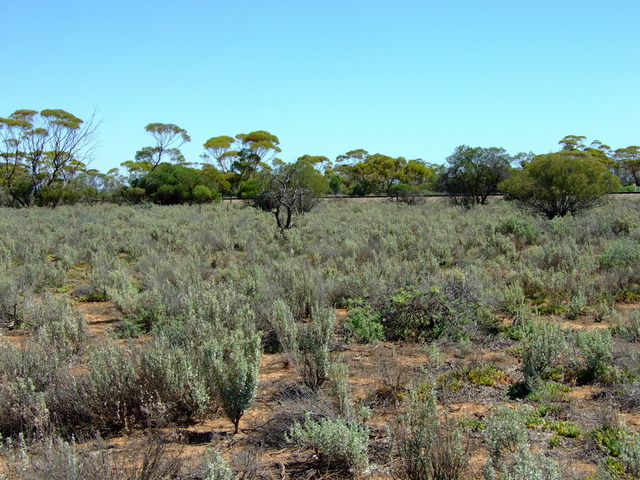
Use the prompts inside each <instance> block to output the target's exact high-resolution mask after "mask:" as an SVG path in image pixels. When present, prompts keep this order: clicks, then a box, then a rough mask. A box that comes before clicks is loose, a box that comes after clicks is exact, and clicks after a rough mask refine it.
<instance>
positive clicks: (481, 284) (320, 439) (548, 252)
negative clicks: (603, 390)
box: [0, 200, 640, 478]
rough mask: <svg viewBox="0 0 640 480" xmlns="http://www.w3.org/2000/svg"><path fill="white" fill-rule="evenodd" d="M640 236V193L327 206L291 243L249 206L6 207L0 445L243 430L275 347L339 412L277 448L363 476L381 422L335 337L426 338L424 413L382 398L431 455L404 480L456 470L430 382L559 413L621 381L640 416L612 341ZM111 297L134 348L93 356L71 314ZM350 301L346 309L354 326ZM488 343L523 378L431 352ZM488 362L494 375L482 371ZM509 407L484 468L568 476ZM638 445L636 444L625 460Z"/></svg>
mask: <svg viewBox="0 0 640 480" xmlns="http://www.w3.org/2000/svg"><path fill="white" fill-rule="evenodd" d="M639 226H640V210H639V209H638V205H637V204H636V203H634V201H633V200H624V201H621V202H613V203H611V204H609V205H607V206H604V207H601V208H600V209H596V210H593V211H591V212H589V213H588V214H585V215H583V216H580V217H571V216H568V217H564V218H555V219H553V220H546V219H543V218H539V217H534V216H530V215H527V214H524V213H522V212H521V211H518V210H516V209H515V207H513V206H511V205H509V204H507V203H504V202H495V203H490V204H489V205H487V206H486V207H484V208H483V209H481V210H479V209H476V210H473V211H469V210H467V209H465V208H460V207H455V206H450V205H448V204H447V203H429V202H426V203H424V204H422V205H417V206H416V205H407V204H404V203H399V202H384V203H370V204H360V203H342V202H341V201H337V200H336V201H326V202H323V203H321V204H320V205H319V206H318V208H317V209H316V210H314V211H312V212H308V213H306V214H305V215H304V216H303V217H301V218H300V219H299V225H298V228H296V229H293V230H291V231H289V233H288V234H287V235H286V236H281V235H276V233H277V229H276V226H275V225H273V223H272V221H271V219H270V218H269V215H267V214H265V213H263V212H259V211H257V210H255V209H251V208H246V207H242V206H237V205H226V204H225V205H214V206H211V207H207V208H206V209H203V210H202V211H200V210H199V209H197V208H188V207H186V206H176V207H155V206H153V207H150V208H149V207H146V206H145V207H115V206H110V205H102V206H95V207H74V208H68V207H64V206H63V207H60V208H58V209H56V210H53V211H51V210H47V211H44V210H40V209H30V210H12V211H5V210H2V211H0V325H1V327H2V328H3V331H6V330H7V329H15V328H23V329H26V330H27V331H28V332H29V335H28V336H25V337H24V338H25V340H24V341H23V344H22V345H20V346H17V345H15V344H12V343H10V342H8V341H6V340H2V338H1V337H0V435H2V436H3V437H12V438H18V437H19V436H20V435H22V436H24V437H25V438H28V439H39V438H40V439H42V438H48V437H49V436H50V435H51V434H55V435H61V436H62V437H63V438H65V440H64V441H66V442H69V441H71V438H72V436H73V435H84V434H89V433H91V434H93V433H95V432H96V431H99V432H101V433H102V434H112V433H115V432H119V431H126V430H131V429H135V428H137V427H158V426H165V425H185V424H189V423H192V422H194V421H196V420H198V419H200V418H203V417H204V416H205V415H207V414H208V413H210V412H212V411H214V410H216V409H218V410H219V411H220V412H222V413H223V414H224V415H225V416H226V417H227V418H228V420H229V421H230V422H231V424H232V425H233V427H234V430H235V431H238V430H239V425H240V422H241V419H242V417H243V415H244V413H245V412H246V411H247V410H248V409H249V408H251V405H252V402H253V401H254V399H255V397H256V392H257V389H258V380H257V379H258V371H259V366H260V361H261V355H262V352H264V351H267V352H282V354H283V357H284V358H285V359H286V361H287V362H288V365H289V366H290V367H291V369H292V370H291V371H292V372H294V373H295V375H294V376H293V378H294V381H296V382H297V381H299V382H300V383H302V384H304V387H300V388H304V393H300V396H307V397H308V398H312V397H313V398H316V400H315V401H316V402H317V404H319V403H318V402H320V400H317V399H322V398H325V400H326V398H329V399H330V400H326V401H327V402H328V403H329V404H331V407H330V409H331V413H330V414H326V415H319V416H311V417H309V418H308V419H305V417H304V412H299V411H297V410H296V415H297V416H295V418H294V417H292V416H289V417H288V420H287V421H286V422H284V421H283V422H282V424H281V425H280V426H279V427H278V428H279V429H278V431H279V434H278V435H279V436H278V438H274V439H270V441H273V442H274V443H278V442H280V444H282V442H285V437H286V438H288V439H289V440H291V441H292V442H295V443H297V444H298V445H299V446H300V447H302V448H312V449H317V450H318V451H320V452H322V454H323V455H324V456H323V458H322V460H323V461H322V462H321V463H322V464H323V465H333V466H335V465H341V468H343V470H351V471H353V472H360V471H362V470H363V469H364V468H365V467H366V465H367V458H368V455H369V454H370V452H368V450H367V448H368V447H367V445H368V441H369V436H368V433H367V432H368V430H367V427H365V426H364V425H363V423H362V418H360V417H359V416H358V415H357V414H356V412H357V411H359V410H358V409H359V408H360V407H361V405H354V402H353V401H352V397H351V396H350V392H349V386H348V382H347V380H348V376H349V374H348V370H347V368H346V366H345V365H343V364H342V363H341V361H340V360H339V358H340V357H339V355H337V353H336V350H337V349H339V347H340V343H342V342H343V341H346V342H361V343H369V342H376V341H383V340H391V341H409V342H434V343H432V344H431V346H430V347H429V352H431V353H429V355H428V356H429V358H430V360H429V363H428V364H429V369H431V371H430V372H428V375H427V380H425V381H424V385H426V386H425V387H424V389H423V390H422V391H420V392H419V393H417V394H416V395H417V397H416V398H418V397H419V398H420V400H421V402H422V403H420V402H418V401H417V400H416V401H414V402H413V403H411V402H406V401H405V400H406V399H407V398H410V397H411V395H409V394H408V392H409V390H410V389H409V387H408V386H407V385H402V386H399V387H398V388H395V389H393V392H392V395H393V402H389V403H388V404H395V405H401V406H402V407H401V408H402V409H403V412H402V415H405V416H403V417H402V418H403V419H404V420H403V422H404V423H403V422H400V425H399V426H398V429H397V430H396V431H395V433H394V435H395V436H396V437H395V439H394V441H396V442H397V443H396V444H395V445H394V448H397V449H398V450H397V452H400V453H401V450H402V449H405V450H406V451H407V452H408V451H409V450H410V449H414V452H417V451H420V452H422V453H421V455H422V456H423V457H424V459H426V460H425V462H427V463H424V462H423V464H419V462H418V463H415V464H411V463H410V462H405V463H402V464H400V463H395V462H394V463H393V465H394V468H395V467H397V469H396V470H395V474H396V475H399V476H402V477H403V478H414V476H415V475H422V473H419V474H414V473H412V472H413V471H414V470H415V471H423V472H426V473H424V475H428V476H431V477H434V478H435V476H437V475H440V474H439V473H438V474H436V472H439V471H440V469H441V468H449V469H452V470H451V471H454V472H459V471H460V470H462V469H463V468H464V465H463V464H456V463H455V462H454V459H453V455H454V453H456V452H458V453H460V454H461V455H462V454H463V453H464V448H463V447H464V445H463V443H461V442H460V441H459V440H460V439H459V437H458V436H457V435H458V434H457V433H456V434H450V435H449V436H448V437H447V439H448V440H447V442H448V443H447V444H446V445H445V443H437V442H435V441H434V440H433V438H431V437H430V436H429V435H432V433H433V431H436V432H440V431H442V432H445V431H447V432H449V433H450V432H455V431H457V430H456V428H454V427H453V426H452V425H451V424H450V423H449V422H447V421H445V420H443V419H442V418H440V417H438V416H437V415H436V414H434V408H435V407H434V406H433V405H434V404H432V403H428V402H426V401H425V398H426V397H425V395H427V396H428V395H430V394H431V392H432V390H435V391H437V392H436V394H435V395H436V397H437V396H438V395H439V396H440V397H438V399H439V401H440V398H441V397H442V396H443V395H444V393H443V392H444V391H448V392H452V391H455V389H456V388H457V389H458V390H459V391H464V390H465V388H466V387H467V386H473V388H477V389H482V388H485V389H490V388H494V387H495V385H496V383H499V382H501V381H506V380H504V379H507V378H508V379H509V381H512V380H513V382H514V383H516V382H520V384H521V385H523V386H525V387H526V388H525V389H524V390H525V391H524V392H520V393H523V396H526V395H528V397H527V399H528V400H529V401H532V402H542V401H554V402H555V401H557V399H558V398H559V397H561V394H558V391H559V390H558V389H559V388H563V385H561V384H562V382H565V383H570V382H574V383H600V384H606V385H613V386H615V388H616V390H615V392H616V393H615V394H616V395H617V401H619V402H620V403H625V405H627V404H628V405H638V404H640V400H638V399H637V398H638V394H637V385H636V384H637V382H638V380H637V379H638V378H640V372H639V371H638V368H637V358H635V357H633V355H631V354H630V353H629V354H627V355H622V354H619V352H620V351H621V349H620V348H619V347H618V346H617V345H616V342H617V341H618V340H620V341H622V340H624V341H631V342H637V341H638V339H639V338H640V326H638V318H637V315H636V316H635V317H634V316H633V315H632V316H631V319H630V321H629V322H626V323H624V322H622V321H620V320H619V317H620V312H618V311H617V310H616V309H615V308H614V304H615V302H616V301H620V300H637V299H638V298H639V297H638V296H639V295H640V289H639V287H638V284H639V280H640V278H639V277H638V273H637V272H636V270H637V269H635V268H634V267H635V265H636V263H637V257H638V244H640V227H639ZM634 261H635V263H634ZM106 300H108V301H111V302H113V305H114V309H117V310H118V312H117V313H116V314H115V315H116V316H118V317H119V318H122V321H121V322H119V323H118V327H117V328H115V329H114V330H113V332H112V333H113V334H114V336H119V337H120V339H116V338H112V339H110V340H109V341H107V342H101V344H96V342H94V341H93V339H92V337H91V335H90V334H89V333H88V332H87V327H86V324H85V322H84V320H83V318H82V315H81V314H80V313H79V312H78V310H77V306H76V305H74V303H75V302H83V301H106ZM336 308H346V309H347V314H346V316H345V317H344V320H338V319H337V318H336V314H335V309H336ZM549 315H553V316H555V317H556V319H557V320H559V319H562V320H565V321H568V322H574V321H577V320H579V319H580V317H582V316H584V315H590V316H593V317H595V318H598V319H607V320H609V321H610V322H611V323H615V324H616V325H617V326H616V329H615V330H614V333H618V334H619V336H616V335H614V336H612V334H611V332H609V331H608V330H603V331H594V332H580V333H574V332H572V331H567V330H566V329H562V328H560V327H559V326H558V325H557V322H556V323H551V322H549V321H548V319H547V318H540V317H542V316H549ZM615 319H618V320H615ZM342 334H344V336H341V335H342ZM498 334H499V335H501V337H496V336H492V335H498ZM139 336H144V341H138V342H127V341H124V340H123V337H139ZM504 337H509V338H510V340H506V339H505V338H504ZM488 338H491V339H493V340H491V341H494V340H495V339H496V338H499V339H500V340H495V341H496V342H499V341H510V342H511V341H513V342H517V343H516V344H515V345H516V346H515V347H514V348H513V351H512V352H511V353H512V354H513V355H516V356H517V358H518V359H519V360H520V359H521V361H522V363H521V367H519V369H518V371H517V372H509V373H508V374H507V373H505V372H504V371H503V370H500V369H498V368H496V369H492V368H490V367H488V366H485V365H472V366H470V367H469V368H468V369H464V370H460V371H457V372H451V371H449V372H447V371H445V369H446V367H443V366H442V365H443V363H444V362H436V360H433V361H432V360H431V359H435V358H436V357H437V355H435V354H432V353H433V352H436V350H437V348H438V344H437V343H435V342H449V341H455V342H457V346H458V347H457V348H459V350H460V351H461V352H464V351H470V350H472V349H473V345H475V343H474V342H488V341H489V340H487V339H488ZM513 339H515V340H513ZM357 347H358V348H360V346H357ZM465 349H466V350H465ZM439 369H440V370H439ZM492 372H497V374H499V377H498V378H499V379H498V380H486V378H485V377H488V376H490V375H492ZM514 379H515V380H514ZM393 380H394V381H395V382H396V383H397V384H399V383H400V380H399V379H393ZM521 380H522V382H521ZM394 385H395V384H394ZM470 388H471V387H470ZM554 389H555V390H554ZM505 391H506V387H505ZM425 392H427V393H425ZM634 392H635V393H634ZM379 393H380V395H383V394H384V393H385V392H379ZM560 393H562V392H560ZM323 395H325V396H326V397H323ZM429 398H430V397H429ZM325 400H322V401H325ZM430 401H431V400H429V402H430ZM434 402H435V397H434ZM634 402H635V403H634ZM283 405H284V404H283ZM283 408H284V407H283ZM500 415H503V414H496V417H495V418H494V419H493V420H491V422H493V423H490V424H489V426H488V427H487V433H486V435H485V436H486V438H487V440H488V442H489V448H490V450H491V449H493V450H495V454H492V455H494V457H492V462H493V463H492V466H491V468H490V469H488V470H487V477H488V478H527V477H526V475H529V474H530V473H531V472H533V473H531V475H533V474H534V473H535V475H538V476H539V477H540V478H556V473H555V470H554V469H553V467H551V466H550V463H549V462H548V461H547V460H548V459H546V458H542V457H540V456H538V455H537V454H535V453H531V450H530V449H529V447H528V443H527V441H526V439H525V440H523V438H521V437H523V436H522V435H521V432H520V433H519V431H516V430H517V429H518V427H512V428H511V429H510V430H508V429H506V427H504V425H505V424H506V423H508V422H507V421H506V420H504V419H502V420H501V418H502V417H500ZM504 415H507V414H504ZM505 418H506V417H505ZM557 421H558V422H559V421H564V419H558V420H557ZM296 422H297V423H296ZM420 422H423V423H424V425H423V424H421V423H420ZM494 423H495V425H496V426H492V425H493V424H494ZM292 425H296V426H295V428H294V429H293V430H291V427H292ZM501 425H502V426H501ZM546 425H547V426H549V425H551V423H548V424H546ZM554 425H555V427H554V428H557V429H558V430H563V429H564V430H567V428H565V427H566V425H564V424H562V425H561V424H559V423H558V424H554ZM503 427H504V428H503ZM549 428H550V427H549ZM421 429H422V430H421ZM564 430H563V431H564ZM287 431H288V432H289V433H288V436H286V435H285V432H287ZM429 432H431V433H429ZM442 435H444V433H442ZM500 435H503V437H504V438H503V437H500ZM558 435H559V434H558ZM443 438H444V437H443ZM336 439H339V440H340V442H341V443H339V444H338V441H337V440H336ZM403 442H404V443H403ZM411 442H414V443H411ZM415 442H418V443H417V444H416V443H415ZM419 442H422V443H419ZM492 442H493V443H492ZM59 447H60V448H61V449H64V448H65V447H64V444H63V443H60V444H59ZM444 447H446V448H444ZM636 453H637V452H635V450H633V449H632V448H631V447H629V449H628V451H627V453H626V455H627V457H628V458H627V457H624V458H625V460H624V461H625V462H627V463H626V464H628V465H632V464H633V462H634V460H633V458H635V457H634V455H636ZM402 455H404V454H402ZM321 457H322V455H321ZM405 460H406V459H405ZM214 464H215V465H217V464H216V463H215V462H213V463H212V465H214ZM212 468H213V467H212ZM628 468H629V469H631V468H635V467H628ZM527 472H529V473H527ZM456 474H457V473H456ZM441 478H446V477H441Z"/></svg>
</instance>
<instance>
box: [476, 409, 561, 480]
mask: <svg viewBox="0 0 640 480" xmlns="http://www.w3.org/2000/svg"><path fill="white" fill-rule="evenodd" d="M486 432H487V433H486V435H487V447H488V449H489V459H488V461H487V465H486V466H485V470H484V477H485V479H486V480H560V472H559V470H558V466H557V465H556V463H555V462H554V461H553V460H551V459H548V458H546V457H545V456H544V455H542V454H541V453H535V454H534V453H532V452H531V449H530V448H529V444H528V438H527V437H528V435H527V429H526V426H525V424H524V414H523V413H522V412H520V411H517V410H513V409H511V408H509V407H506V406H501V407H498V408H497V409H496V411H495V412H494V413H493V415H492V416H491V418H490V419H489V421H488V422H487V431H486Z"/></svg>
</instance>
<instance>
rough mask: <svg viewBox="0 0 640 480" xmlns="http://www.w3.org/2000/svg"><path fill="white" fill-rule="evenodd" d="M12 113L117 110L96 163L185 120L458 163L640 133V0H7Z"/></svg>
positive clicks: (2, 19) (616, 143)
mask: <svg viewBox="0 0 640 480" xmlns="http://www.w3.org/2000/svg"><path fill="white" fill-rule="evenodd" d="M0 5H1V8H0V30H1V31H2V32H3V37H4V41H3V46H2V50H1V51H2V53H1V55H2V59H3V61H2V73H1V74H0V116H8V115H10V114H11V113H12V112H13V111H15V110H17V109H22V108H29V109H34V110H41V109H44V108H62V109H64V110H67V111H69V112H71V113H73V114H74V115H76V116H78V117H80V118H83V119H87V118H88V117H90V116H91V114H92V112H94V110H96V111H97V117H98V118H99V119H101V120H102V124H101V125H100V128H99V138H100V147H99V149H98V151H97V152H96V154H95V160H94V161H93V163H92V164H91V166H92V167H94V168H98V169H99V170H101V171H106V170H108V169H110V168H112V167H116V166H118V165H119V164H120V163H121V162H123V161H125V160H130V159H133V158H134V156H135V152H136V151H137V150H138V149H140V148H142V147H144V146H147V145H152V144H153V142H152V138H151V136H150V135H149V134H148V133H146V132H145V131H144V127H145V125H147V124H148V123H155V122H160V123H174V124H177V125H179V126H180V127H182V128H185V129H186V130H187V131H188V133H189V135H190V136H191V138H192V141H191V143H190V144H186V145H185V146H184V147H183V148H182V151H183V153H184V154H185V156H186V157H187V160H189V161H193V162H196V161H199V155H200V154H201V153H202V152H203V149H202V144H203V143H204V142H205V141H206V140H207V139H208V138H210V137H213V136H219V135H231V136H235V135H236V134H238V133H248V132H250V131H253V130H268V131H269V132H271V133H273V134H275V135H277V136H278V137H279V139H280V146H281V148H282V153H281V154H280V157H281V158H282V159H283V160H285V161H293V160H295V159H296V158H297V157H299V156H301V155H304V154H311V155H326V156H328V157H330V158H332V159H333V158H335V157H336V156H337V155H340V154H342V153H345V152H346V151H348V150H352V149H356V148H364V149H366V150H368V151H369V152H370V153H383V154H387V155H391V156H394V157H395V156H404V157H406V158H422V159H424V160H425V161H428V162H432V163H443V162H444V161H445V159H446V157H447V156H448V155H450V154H451V153H452V152H453V150H454V148H455V147H456V146H458V145H462V144H465V145H470V146H482V147H492V146H493V147H503V148H505V149H506V150H507V151H508V152H509V153H511V154H515V153H517V152H520V151H533V152H535V153H548V152H550V151H555V150H556V149H557V148H558V145H557V142H558V140H560V139H561V138H562V137H564V136H565V135H568V134H575V135H585V136H587V137H588V139H589V140H593V139H598V140H601V141H602V142H604V143H606V144H608V145H610V146H611V147H613V148H619V147H626V146H628V145H637V144H639V143H640V128H639V112H640V88H639V87H640V30H639V29H638V20H639V19H640V2H638V1H637V0H610V1H603V0H598V1H596V0H580V1H563V0H538V1H530V2H518V1H514V0H474V1H472V0H466V1H463V0H450V1H443V0H439V1H431V0H423V1H419V0H395V1H379V0H340V1H338V0H324V1H320V0H315V1H310V0H286V1H280V0H272V1H259V0H236V1H233V2H231V1H224V2H223V1H217V0H213V1H191V0H183V1H182V2H178V1H175V0H174V1H166V0H156V1H153V2H152V1H148V0H128V1H122V0H111V1H104V2H98V1H96V2H93V1H87V0H58V1H55V2H54V1H51V0H33V1H18V0H13V1H10V0H2V1H0Z"/></svg>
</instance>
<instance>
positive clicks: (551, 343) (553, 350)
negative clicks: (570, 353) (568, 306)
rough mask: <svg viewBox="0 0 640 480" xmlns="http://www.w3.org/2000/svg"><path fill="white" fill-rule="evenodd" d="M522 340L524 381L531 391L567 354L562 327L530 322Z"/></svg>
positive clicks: (526, 326) (546, 377)
mask: <svg viewBox="0 0 640 480" xmlns="http://www.w3.org/2000/svg"><path fill="white" fill-rule="evenodd" d="M523 329H524V332H523V338H522V371H523V373H524V381H525V384H526V385H527V387H528V388H529V389H533V388H534V387H535V384H536V382H537V381H538V380H546V379H548V377H549V374H550V373H551V371H552V370H553V368H554V367H556V366H557V364H558V362H559V361H560V359H561V358H562V357H563V355H564V354H565V353H566V352H567V343H566V341H565V338H564V333H563V331H562V327H561V326H560V325H558V324H556V323H553V322H550V321H530V322H528V323H527V324H526V325H525V326H524V327H523Z"/></svg>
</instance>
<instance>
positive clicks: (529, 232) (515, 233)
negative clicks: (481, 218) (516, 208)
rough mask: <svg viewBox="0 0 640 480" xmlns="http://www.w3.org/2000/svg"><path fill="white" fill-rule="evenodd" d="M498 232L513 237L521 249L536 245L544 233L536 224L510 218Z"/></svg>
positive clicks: (517, 218)
mask: <svg viewBox="0 0 640 480" xmlns="http://www.w3.org/2000/svg"><path fill="white" fill-rule="evenodd" d="M497 231H498V232H500V233H502V234H504V235H510V236H512V237H513V238H514V240H515V242H516V245H518V247H520V248H522V247H524V246H526V245H535V244H536V243H537V242H538V239H539V238H540V236H541V235H542V233H543V232H542V230H541V229H540V228H538V227H537V226H536V225H535V224H533V223H532V222H531V221H529V220H526V219H524V218H522V217H510V218H508V219H506V220H504V221H503V222H501V223H500V224H499V225H498V228H497Z"/></svg>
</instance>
